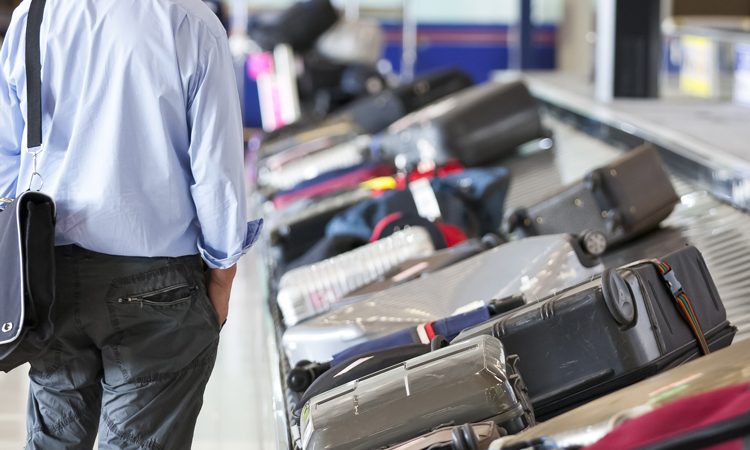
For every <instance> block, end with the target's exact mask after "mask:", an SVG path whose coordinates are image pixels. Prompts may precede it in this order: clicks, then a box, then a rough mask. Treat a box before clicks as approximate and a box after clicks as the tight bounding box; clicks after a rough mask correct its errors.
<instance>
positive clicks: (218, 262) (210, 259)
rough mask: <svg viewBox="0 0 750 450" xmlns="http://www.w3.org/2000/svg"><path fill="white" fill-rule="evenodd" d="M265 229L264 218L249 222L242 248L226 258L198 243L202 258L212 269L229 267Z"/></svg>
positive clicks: (235, 262)
mask: <svg viewBox="0 0 750 450" xmlns="http://www.w3.org/2000/svg"><path fill="white" fill-rule="evenodd" d="M262 230H263V219H258V220H253V221H252V222H248V223H247V229H246V231H245V240H244V242H243V243H242V249H241V250H240V251H239V252H237V253H235V254H233V255H230V256H227V257H226V258H218V257H216V256H214V255H212V254H211V252H210V251H209V250H206V249H205V248H204V247H203V246H202V245H201V244H200V243H198V251H199V252H200V255H201V258H203V260H204V261H206V264H207V265H208V267H210V268H212V269H228V268H230V267H232V266H233V265H235V264H237V261H239V259H240V258H241V257H242V256H243V255H244V254H245V253H247V252H248V250H250V248H251V247H252V246H253V244H255V242H256V241H257V240H258V238H259V237H260V232H261V231H262Z"/></svg>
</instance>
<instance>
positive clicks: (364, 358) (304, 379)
mask: <svg viewBox="0 0 750 450" xmlns="http://www.w3.org/2000/svg"><path fill="white" fill-rule="evenodd" d="M436 342H437V343H438V344H436V345H437V346H436V348H435V349H438V348H442V347H444V346H445V345H442V344H441V342H444V343H445V344H446V345H447V343H448V341H447V340H446V339H444V338H439V340H437V341H436ZM441 345H442V346H441ZM431 350H432V344H411V345H403V346H401V347H398V348H389V349H386V350H377V351H374V352H370V353H366V354H362V355H360V356H356V357H354V358H349V359H348V360H347V361H345V362H344V363H342V364H341V365H339V366H337V367H331V365H330V364H327V363H307V364H304V365H299V364H298V365H297V367H295V368H294V369H292V370H290V371H289V374H288V376H287V387H288V388H289V389H291V390H293V391H295V392H298V393H300V394H304V395H302V398H301V399H300V402H299V407H302V406H303V405H304V404H305V403H307V402H308V401H309V400H310V399H311V398H313V397H315V396H316V395H318V394H322V393H324V392H328V391H330V390H331V389H333V388H335V387H338V386H341V385H342V384H346V383H348V382H350V381H354V380H356V379H358V378H363V377H366V376H368V375H370V374H373V373H375V372H378V371H380V370H383V369H386V368H388V367H391V366H394V365H396V364H400V363H402V362H404V361H407V360H409V359H412V358H416V357H417V356H422V355H424V354H426V353H429V352H430V351H431Z"/></svg>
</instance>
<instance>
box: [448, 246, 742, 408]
mask: <svg viewBox="0 0 750 450" xmlns="http://www.w3.org/2000/svg"><path fill="white" fill-rule="evenodd" d="M664 263H666V265H665V264H664ZM667 268H671V269H670V270H667ZM686 304H690V305H691V306H689V307H688V309H689V311H690V313H691V316H692V317H694V318H697V321H695V320H690V321H689V320H688V319H686V318H685V316H684V315H683V312H682V310H681V308H682V306H681V305H686ZM735 332H736V328H735V327H733V326H732V325H731V324H730V323H729V322H728V321H727V318H726V311H725V310H724V305H723V304H722V302H721V299H720V298H719V294H718V292H717V291H716V286H715V285H714V282H713V280H712V279H711V276H710V275H709V273H708V269H707V268H706V264H705V262H704V261H703V256H702V255H701V254H700V252H699V251H698V250H697V249H696V248H695V247H685V248H684V249H681V250H678V251H676V252H674V253H672V254H670V255H668V256H666V257H665V258H663V259H662V260H661V262H657V261H654V260H650V261H640V262H636V263H633V264H630V265H626V266H622V267H620V268H617V269H608V270H606V271H605V272H604V273H603V274H602V276H601V278H597V279H595V280H592V281H590V282H587V283H584V284H581V285H579V286H576V287H573V288H570V289H567V290H565V291H563V292H562V293H560V294H558V295H556V296H553V297H549V298H547V299H545V300H542V301H540V302H537V303H534V304H531V305H528V306H526V307H523V308H521V309H519V310H516V311H512V312H509V313H506V314H504V315H502V316H500V317H499V318H496V319H493V320H491V321H489V322H488V323H485V324H483V325H480V326H478V327H474V328H471V329H468V330H465V331H464V332H462V333H461V334H460V335H459V336H458V337H457V338H456V339H454V341H453V342H458V341H463V340H466V339H471V338H472V337H475V336H476V335H478V334H483V333H491V334H492V335H494V336H495V337H497V338H499V339H500V340H501V341H502V342H503V344H504V345H505V347H506V349H507V351H508V352H509V353H513V354H517V355H518V356H519V357H520V359H521V361H520V363H519V370H520V372H521V375H522V376H523V377H524V379H525V381H526V384H527V386H528V389H529V394H530V396H531V397H532V402H533V404H534V411H535V413H536V414H537V416H538V417H539V418H540V419H541V420H545V419H547V418H550V417H553V416H555V415H558V414H560V413H562V412H565V411H566V410H568V409H571V408H573V407H575V406H577V405H580V404H582V403H585V402H588V401H590V400H593V399H594V398H596V397H599V396H601V395H604V394H606V393H609V392H612V391H614V390H616V389H619V388H621V387H624V386H627V385H630V384H633V383H635V382H637V381H639V380H642V379H644V378H647V377H649V376H651V375H654V374H656V373H658V372H661V371H663V370H666V369H669V368H672V367H675V366H677V365H680V364H683V363H685V362H687V361H689V360H691V359H694V358H696V357H698V356H700V355H701V354H702V353H704V352H705V351H706V350H707V349H710V350H711V351H713V350H718V349H720V348H723V347H726V346H728V345H729V344H730V343H731V342H732V339H733V337H734V334H735Z"/></svg>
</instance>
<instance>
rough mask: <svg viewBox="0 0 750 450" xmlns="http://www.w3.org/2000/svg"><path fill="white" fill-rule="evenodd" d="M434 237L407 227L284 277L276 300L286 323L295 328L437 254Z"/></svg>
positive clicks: (298, 269)
mask: <svg viewBox="0 0 750 450" xmlns="http://www.w3.org/2000/svg"><path fill="white" fill-rule="evenodd" d="M434 250H435V249H434V246H433V243H432V237H431V236H430V234H429V233H428V232H427V231H426V230H425V229H423V228H421V227H412V228H407V229H404V230H401V231H398V232H396V233H394V234H393V235H391V236H388V237H386V238H383V239H381V240H378V241H375V242H372V243H370V244H367V245H364V246H362V247H359V248H357V249H354V250H352V251H349V252H346V253H343V254H341V255H339V256H336V257H333V258H330V259H326V260H324V261H321V262H319V263H317V264H312V265H309V266H304V267H299V268H296V269H294V270H290V271H289V272H287V273H285V274H284V275H283V276H282V277H281V281H280V282H279V291H278V295H277V297H276V301H277V303H278V305H279V308H280V309H281V313H282V315H283V317H284V323H285V324H286V325H287V326H292V325H294V324H296V323H298V322H301V321H303V320H305V319H309V318H310V317H314V316H316V315H319V314H321V313H323V312H326V311H329V310H330V309H332V308H334V307H335V305H336V303H337V302H338V300H340V299H341V298H343V297H344V296H345V295H346V294H347V293H349V292H350V291H351V290H353V289H356V288H358V287H360V286H362V285H364V284H367V283H369V282H371V281H372V280H376V279H377V278H378V277H380V276H381V275H382V274H383V273H384V272H387V271H388V270H390V269H391V268H393V267H394V266H395V265H396V264H398V263H400V262H403V261H404V260H406V259H409V258H415V257H424V256H427V255H429V254H431V253H433V252H434Z"/></svg>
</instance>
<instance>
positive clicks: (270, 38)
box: [248, 0, 339, 53]
mask: <svg viewBox="0 0 750 450" xmlns="http://www.w3.org/2000/svg"><path fill="white" fill-rule="evenodd" d="M338 20H339V15H338V12H337V11H336V8H334V7H333V5H332V4H331V2H330V1H329V0H307V1H298V2H296V3H294V4H293V5H292V6H290V7H288V8H287V9H286V10H284V11H282V12H281V13H280V14H279V15H278V16H276V17H274V18H273V19H272V20H270V21H266V22H264V23H260V24H258V25H256V26H254V27H252V28H250V30H248V31H249V33H250V37H251V38H252V39H253V41H255V42H256V43H257V44H258V45H259V46H260V47H261V48H262V49H263V50H266V51H271V50H273V49H274V48H275V47H276V46H277V45H279V44H288V45H289V46H291V47H292V49H293V50H294V51H295V52H300V53H301V52H305V51H307V50H309V49H311V48H312V47H313V46H314V45H315V42H316V41H317V40H318V38H319V37H320V36H322V35H323V33H325V32H326V31H327V30H328V29H329V28H331V27H332V26H333V24H335V23H336V22H337V21H338Z"/></svg>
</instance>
